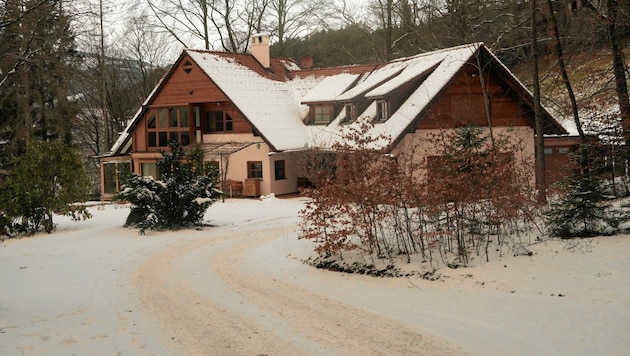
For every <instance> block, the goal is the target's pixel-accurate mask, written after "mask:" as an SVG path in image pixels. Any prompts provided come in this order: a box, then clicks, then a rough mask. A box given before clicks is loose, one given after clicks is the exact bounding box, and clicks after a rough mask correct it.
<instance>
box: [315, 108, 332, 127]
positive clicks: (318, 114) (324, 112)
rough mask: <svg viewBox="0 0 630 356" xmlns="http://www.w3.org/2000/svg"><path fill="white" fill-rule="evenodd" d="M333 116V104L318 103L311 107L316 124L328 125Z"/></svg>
mask: <svg viewBox="0 0 630 356" xmlns="http://www.w3.org/2000/svg"><path fill="white" fill-rule="evenodd" d="M332 116H333V108H332V106H331V105H317V106H312V107H311V117H312V118H313V123H314V124H316V125H327V124H328V123H330V120H331V118H332Z"/></svg>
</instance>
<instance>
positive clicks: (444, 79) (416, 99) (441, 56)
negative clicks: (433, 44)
mask: <svg viewBox="0 0 630 356" xmlns="http://www.w3.org/2000/svg"><path fill="white" fill-rule="evenodd" d="M480 46H481V44H479V43H477V44H472V45H466V46H460V47H455V48H452V49H450V50H442V51H437V52H433V53H432V54H431V55H420V56H416V57H413V58H411V59H410V60H409V61H410V62H412V63H413V62H415V63H413V64H410V65H409V66H408V67H409V68H410V70H407V71H403V72H402V73H401V74H400V75H398V76H396V77H394V78H392V79H391V80H390V81H388V82H385V83H384V84H383V85H382V86H380V87H378V88H375V89H374V90H372V92H373V93H378V94H382V93H384V92H385V91H387V90H390V88H391V87H392V84H390V82H392V83H397V84H399V85H400V83H402V82H405V81H408V80H411V79H412V78H414V77H417V76H418V75H420V74H422V73H423V72H425V71H427V70H429V69H430V68H431V67H433V66H435V65H436V64H438V63H439V64H438V65H437V67H436V68H435V69H434V70H433V71H432V72H431V73H430V74H429V76H428V77H427V78H426V79H425V80H424V81H423V82H422V83H421V84H420V86H418V88H417V89H416V90H415V91H414V92H413V93H412V94H411V96H410V97H409V98H408V99H407V100H406V101H405V102H404V103H403V104H402V105H401V106H400V108H399V109H398V110H397V111H396V112H394V113H392V116H391V117H390V118H389V119H388V120H387V121H385V122H383V123H378V124H376V125H374V128H372V130H370V132H369V134H370V135H372V137H377V136H380V135H385V136H388V137H391V138H392V139H395V138H397V137H399V136H400V135H401V134H402V133H403V132H404V131H405V130H406V129H407V127H409V125H410V124H411V123H412V122H413V120H414V119H415V118H416V117H417V116H418V115H419V114H420V112H421V111H422V110H423V109H424V108H425V107H426V106H427V105H428V104H429V103H430V102H431V100H433V99H434V98H435V97H436V96H437V95H438V94H439V93H440V91H441V90H442V89H443V88H444V87H445V86H446V85H447V84H448V82H449V81H450V79H451V78H453V76H455V74H456V73H457V72H458V71H459V70H460V69H461V68H462V67H463V66H464V64H466V62H467V61H468V60H469V59H470V57H471V56H472V55H473V54H474V53H475V52H476V51H477V50H479V48H480ZM381 87H382V88H383V89H380V88H381ZM373 95H374V94H373ZM373 110H374V111H375V108H373ZM374 115H375V114H374ZM368 117H369V116H368ZM357 121H359V120H357Z"/></svg>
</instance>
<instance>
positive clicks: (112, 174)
mask: <svg viewBox="0 0 630 356" xmlns="http://www.w3.org/2000/svg"><path fill="white" fill-rule="evenodd" d="M129 174H130V167H129V161H122V162H104V163H103V192H104V193H106V194H116V193H117V192H118V190H119V189H120V185H121V184H122V181H123V180H124V179H126V178H127V177H128V176H129Z"/></svg>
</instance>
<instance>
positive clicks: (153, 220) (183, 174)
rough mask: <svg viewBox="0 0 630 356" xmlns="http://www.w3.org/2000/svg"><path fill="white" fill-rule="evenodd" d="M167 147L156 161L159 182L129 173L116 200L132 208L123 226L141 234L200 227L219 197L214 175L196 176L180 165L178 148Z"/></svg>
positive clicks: (181, 156)
mask: <svg viewBox="0 0 630 356" xmlns="http://www.w3.org/2000/svg"><path fill="white" fill-rule="evenodd" d="M169 146H170V152H162V159H161V160H160V161H158V162H157V166H158V169H159V170H160V171H161V172H162V180H161V181H155V180H153V178H151V177H142V176H138V175H136V174H133V175H131V177H130V178H129V180H128V181H127V182H126V184H125V185H124V186H123V189H122V190H121V192H120V193H119V194H118V197H117V198H118V199H120V200H125V201H128V202H130V203H131V204H132V205H133V207H132V208H131V212H130V213H129V216H128V217H127V222H126V224H125V226H136V227H138V228H140V232H141V233H144V231H145V230H146V229H150V230H176V229H179V228H185V227H189V226H200V225H202V220H203V216H204V214H205V212H206V210H207V209H208V207H210V205H212V203H214V202H215V201H216V199H217V197H218V196H219V195H220V194H221V192H220V191H218V190H217V189H215V188H214V187H215V185H216V182H217V178H216V172H211V173H210V174H196V173H195V171H194V169H193V164H192V163H188V162H184V159H185V152H184V150H183V149H182V147H181V146H180V145H179V144H177V143H173V142H172V143H170V145H169Z"/></svg>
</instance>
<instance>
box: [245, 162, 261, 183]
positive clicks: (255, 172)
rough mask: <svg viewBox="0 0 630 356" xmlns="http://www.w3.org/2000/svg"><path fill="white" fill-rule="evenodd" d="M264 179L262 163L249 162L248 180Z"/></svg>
mask: <svg viewBox="0 0 630 356" xmlns="http://www.w3.org/2000/svg"><path fill="white" fill-rule="evenodd" d="M262 177H263V170H262V162H261V161H248V162H247V178H261V179H262Z"/></svg>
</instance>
